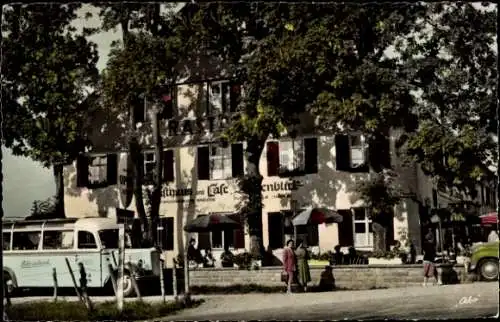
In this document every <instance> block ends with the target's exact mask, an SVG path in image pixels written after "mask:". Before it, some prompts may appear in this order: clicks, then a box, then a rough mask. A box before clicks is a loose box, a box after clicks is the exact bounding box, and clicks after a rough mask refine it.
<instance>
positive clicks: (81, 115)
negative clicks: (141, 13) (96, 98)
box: [2, 4, 98, 167]
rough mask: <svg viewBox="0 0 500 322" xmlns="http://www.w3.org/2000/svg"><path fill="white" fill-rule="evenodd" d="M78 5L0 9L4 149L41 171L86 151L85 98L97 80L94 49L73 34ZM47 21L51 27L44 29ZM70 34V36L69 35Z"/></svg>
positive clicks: (87, 112)
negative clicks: (27, 159)
mask: <svg viewBox="0 0 500 322" xmlns="http://www.w3.org/2000/svg"><path fill="white" fill-rule="evenodd" d="M79 7H80V5H76V4H71V5H59V4H50V5H19V4H18V5H12V6H8V7H6V8H5V9H4V14H5V19H4V20H3V23H2V29H3V31H4V32H5V33H6V35H5V36H4V37H3V40H2V48H3V50H2V61H3V62H7V63H6V64H5V65H4V64H2V92H3V93H2V94H3V95H4V96H3V97H5V98H6V105H4V106H8V108H4V115H5V120H6V122H4V125H6V126H5V127H4V128H3V133H4V142H3V143H4V144H5V145H6V146H7V147H9V148H11V149H12V152H13V153H14V154H15V155H23V156H28V157H30V158H32V159H33V160H35V161H39V162H41V163H42V164H43V165H44V166H45V167H49V166H52V165H54V164H56V163H63V164H67V163H70V162H71V161H73V160H74V158H75V156H76V155H77V154H78V153H79V152H80V151H82V150H83V149H84V148H85V145H86V139H85V130H86V129H87V127H88V125H89V124H87V120H88V115H89V112H90V111H89V110H90V109H91V108H92V106H88V105H87V104H86V98H87V97H88V95H89V94H88V92H87V90H86V89H85V87H87V86H88V87H92V86H94V85H95V83H96V80H97V76H98V73H97V69H96V67H95V64H96V62H97V59H98V56H97V51H96V47H95V44H93V43H90V42H88V41H87V40H86V39H85V37H84V36H83V35H76V34H74V29H73V28H70V25H69V24H70V22H71V21H72V20H73V19H74V18H76V15H75V11H76V10H77V9H78V8H79ZM47 21H51V23H50V24H47V23H46V22H47ZM68 31H69V32H68Z"/></svg>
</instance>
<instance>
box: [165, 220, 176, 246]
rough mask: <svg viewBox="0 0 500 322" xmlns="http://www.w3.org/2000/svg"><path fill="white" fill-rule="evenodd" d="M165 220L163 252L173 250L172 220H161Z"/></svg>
mask: <svg viewBox="0 0 500 322" xmlns="http://www.w3.org/2000/svg"><path fill="white" fill-rule="evenodd" d="M163 219H164V220H165V225H164V226H163V230H164V231H165V242H164V244H163V245H164V247H165V250H174V218H172V217H167V218H163Z"/></svg>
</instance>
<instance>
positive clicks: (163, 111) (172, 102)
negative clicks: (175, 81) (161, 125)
mask: <svg viewBox="0 0 500 322" xmlns="http://www.w3.org/2000/svg"><path fill="white" fill-rule="evenodd" d="M156 99H157V103H158V104H160V115H159V117H160V118H161V119H171V118H173V117H174V116H175V114H176V111H177V87H176V86H172V87H165V88H162V89H161V90H160V91H159V92H158V93H157V97H156Z"/></svg>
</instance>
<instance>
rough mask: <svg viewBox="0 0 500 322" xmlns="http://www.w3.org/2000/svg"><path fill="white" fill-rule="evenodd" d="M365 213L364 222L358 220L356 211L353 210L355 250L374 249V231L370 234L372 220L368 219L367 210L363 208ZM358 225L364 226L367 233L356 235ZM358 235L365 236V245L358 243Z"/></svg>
mask: <svg viewBox="0 0 500 322" xmlns="http://www.w3.org/2000/svg"><path fill="white" fill-rule="evenodd" d="M363 209H364V212H365V217H364V219H362V220H359V219H358V220H357V219H356V214H355V209H352V210H351V212H352V216H353V217H352V225H353V227H352V231H353V233H354V248H373V231H372V232H370V224H372V225H373V223H372V220H371V219H370V218H369V217H368V215H367V211H366V208H363ZM356 224H364V225H365V232H364V233H356ZM357 235H365V241H364V243H360V242H359V241H358V236H357Z"/></svg>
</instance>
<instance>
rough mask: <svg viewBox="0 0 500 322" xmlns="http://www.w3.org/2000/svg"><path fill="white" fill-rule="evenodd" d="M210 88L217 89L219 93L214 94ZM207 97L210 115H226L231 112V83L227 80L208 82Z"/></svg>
mask: <svg viewBox="0 0 500 322" xmlns="http://www.w3.org/2000/svg"><path fill="white" fill-rule="evenodd" d="M212 88H218V91H219V93H216V94H215V93H214V91H213V90H212ZM207 96H208V98H207V99H208V109H209V111H208V113H209V114H210V115H214V114H221V113H228V112H229V111H230V110H231V83H230V81H229V80H222V81H213V82H208V83H207ZM214 97H215V98H214Z"/></svg>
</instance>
